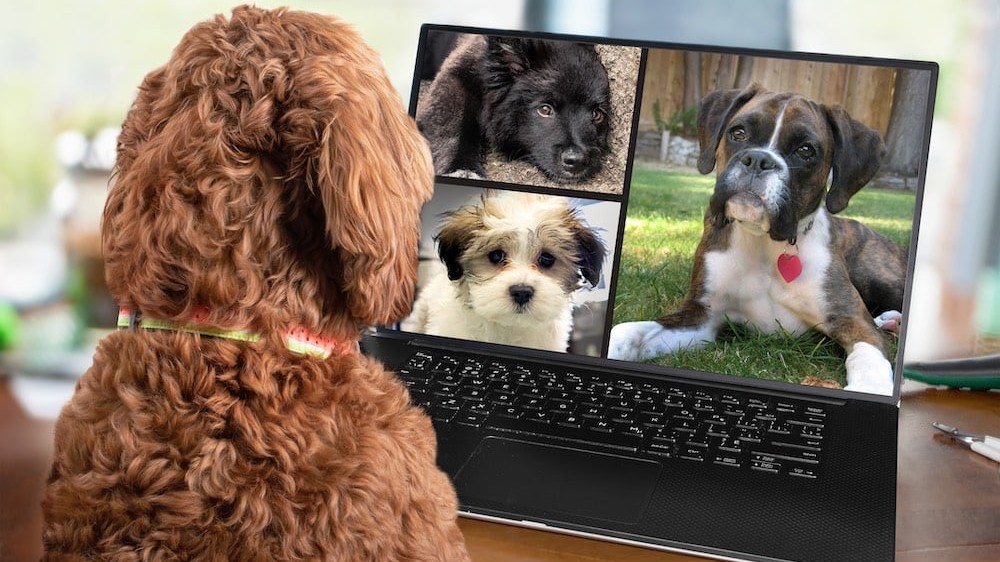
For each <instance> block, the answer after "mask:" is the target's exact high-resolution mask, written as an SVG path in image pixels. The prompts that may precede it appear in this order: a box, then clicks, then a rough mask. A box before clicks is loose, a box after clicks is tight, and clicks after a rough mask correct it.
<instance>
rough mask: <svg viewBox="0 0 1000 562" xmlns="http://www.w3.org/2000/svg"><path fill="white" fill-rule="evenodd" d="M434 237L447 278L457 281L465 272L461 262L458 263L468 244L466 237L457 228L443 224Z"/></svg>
mask: <svg viewBox="0 0 1000 562" xmlns="http://www.w3.org/2000/svg"><path fill="white" fill-rule="evenodd" d="M434 239H435V240H436V241H437V243H438V257H440V258H441V263H443V264H444V266H445V269H447V271H448V279H449V280H451V281H458V280H459V279H461V278H462V275H463V274H464V273H465V271H464V270H463V269H462V264H460V263H459V258H461V257H462V254H463V253H464V252H465V249H466V248H467V247H468V245H469V243H468V238H466V237H465V235H464V233H461V232H459V231H458V229H456V228H449V227H448V226H447V225H445V227H444V228H442V229H441V232H440V233H438V235H437V236H436V237H435V238H434Z"/></svg>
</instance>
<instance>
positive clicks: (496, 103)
mask: <svg viewBox="0 0 1000 562" xmlns="http://www.w3.org/2000/svg"><path fill="white" fill-rule="evenodd" d="M486 49H487V54H486V63H485V65H484V66H483V69H482V70H481V72H482V73H483V75H484V84H485V87H486V92H485V106H486V109H485V115H486V117H485V119H486V131H487V136H488V137H489V138H490V139H492V140H493V142H494V143H495V144H496V146H497V148H498V149H500V151H501V152H503V153H505V154H506V155H508V156H510V157H513V158H520V159H524V160H527V161H529V162H531V163H533V164H534V165H535V166H537V167H538V168H539V169H540V170H541V171H542V172H543V173H544V174H545V175H546V176H547V177H548V178H549V179H551V180H554V181H559V182H580V181H584V180H587V179H589V178H591V177H593V176H594V174H596V173H597V172H599V171H600V170H601V167H602V166H603V161H604V155H605V154H606V153H607V152H608V132H609V131H610V117H611V93H610V86H609V83H608V74H607V71H606V70H605V68H604V65H603V64H601V60H600V57H599V56H598V54H597V51H596V50H595V48H594V46H593V45H588V44H580V43H567V42H564V41H545V40H540V39H525V38H516V37H499V36H491V37H489V38H488V39H487V46H486Z"/></svg>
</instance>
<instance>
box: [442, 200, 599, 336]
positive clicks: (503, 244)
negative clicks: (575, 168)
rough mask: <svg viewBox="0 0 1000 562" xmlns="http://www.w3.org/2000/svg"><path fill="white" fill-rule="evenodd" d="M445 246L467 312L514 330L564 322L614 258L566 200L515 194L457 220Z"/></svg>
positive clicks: (451, 219)
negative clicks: (576, 296) (574, 298)
mask: <svg viewBox="0 0 1000 562" xmlns="http://www.w3.org/2000/svg"><path fill="white" fill-rule="evenodd" d="M437 242H438V253H439V255H440V257H441V261H442V262H444V264H445V267H446V268H447V271H448V278H449V279H451V280H452V281H454V282H456V283H458V285H459V292H460V294H461V295H462V296H463V298H464V300H465V301H466V302H465V304H466V305H468V306H470V307H472V309H473V310H475V311H476V312H477V313H478V314H479V315H480V316H482V317H485V318H488V319H490V320H493V321H495V322H499V323H502V324H510V325H514V324H517V323H519V322H540V321H547V320H552V319H554V318H557V317H559V316H560V315H561V314H564V313H565V311H566V310H567V307H568V305H569V302H570V296H571V295H572V293H573V292H574V291H576V290H577V289H578V288H580V287H581V284H583V283H584V282H586V283H589V284H590V285H591V286H594V285H597V283H598V281H599V280H600V277H601V269H602V267H603V263H604V256H605V253H606V250H605V247H604V243H603V242H602V241H601V238H600V237H599V236H598V234H597V232H595V230H594V229H592V228H591V227H589V226H588V225H587V224H586V223H585V222H584V221H582V220H581V219H580V218H579V217H578V216H577V212H576V211H575V209H574V208H572V207H571V206H569V205H568V203H567V200H566V199H565V198H561V197H554V196H546V195H536V194H528V193H514V192H506V193H502V194H493V193H491V192H486V193H485V194H484V195H483V197H482V200H481V201H480V202H479V204H477V205H469V206H466V207H462V208H460V209H457V210H455V211H451V212H449V213H448V214H447V215H446V216H445V220H444V224H443V226H442V228H441V230H440V232H439V233H438V235H437Z"/></svg>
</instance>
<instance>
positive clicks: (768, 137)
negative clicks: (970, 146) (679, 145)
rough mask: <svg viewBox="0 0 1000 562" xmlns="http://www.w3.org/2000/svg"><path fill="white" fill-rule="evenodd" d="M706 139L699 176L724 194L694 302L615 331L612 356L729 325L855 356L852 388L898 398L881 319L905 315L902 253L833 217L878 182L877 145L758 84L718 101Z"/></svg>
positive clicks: (696, 273)
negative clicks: (814, 335)
mask: <svg viewBox="0 0 1000 562" xmlns="http://www.w3.org/2000/svg"><path fill="white" fill-rule="evenodd" d="M698 140H699V143H700V149H701V153H700V156H699V159H698V171H699V172H701V173H703V174H707V173H709V172H711V171H712V170H713V169H715V170H716V183H715V190H714V193H713V194H712V197H711V199H710V201H709V205H708V210H707V211H706V213H705V220H704V230H703V232H702V237H701V242H700V243H699V245H698V248H697V251H696V252H695V255H694V264H693V272H692V276H691V285H690V287H689V289H688V293H687V296H686V297H685V299H684V301H683V302H682V303H681V305H680V307H679V308H678V309H677V310H676V311H674V312H671V313H669V314H666V315H665V316H663V317H661V318H659V319H658V320H656V321H645V322H628V323H623V324H618V325H616V326H615V327H614V328H613V329H612V330H611V337H610V347H609V356H610V357H611V358H614V359H624V360H644V359H648V358H651V357H655V356H658V355H664V354H669V353H673V352H675V351H677V350H679V349H683V348H693V347H699V346H702V345H704V344H705V343H708V342H711V341H713V340H714V339H715V336H716V333H717V332H718V331H719V329H720V328H721V327H722V326H723V324H724V323H725V322H726V319H727V318H728V319H730V320H733V321H737V322H745V323H748V324H750V325H752V326H755V327H757V328H758V329H760V330H762V331H763V332H767V333H770V332H775V331H779V330H787V331H789V332H792V333H793V334H800V333H803V332H805V331H806V330H809V329H816V330H819V331H820V332H822V333H824V334H826V335H828V336H829V337H831V338H833V339H834V340H836V341H837V342H838V343H839V344H840V345H841V346H843V348H844V350H845V352H846V353H847V360H846V368H847V386H846V388H847V389H849V390H856V391H862V392H870V393H878V394H891V393H892V391H893V379H892V376H893V374H892V365H891V364H890V363H889V360H888V359H887V354H886V342H885V338H884V335H883V333H881V332H880V330H879V329H878V328H877V327H876V325H875V322H874V321H873V315H881V314H882V313H886V314H887V315H888V316H892V317H895V318H898V316H899V313H898V312H895V311H898V310H900V309H901V307H902V302H903V289H904V278H903V275H904V272H905V271H906V261H907V254H906V250H905V249H904V248H902V247H900V246H899V245H897V244H895V243H893V242H892V241H890V240H889V239H888V238H886V237H884V236H882V235H880V234H878V233H876V232H874V231H873V230H871V229H870V228H868V227H866V226H864V225H862V224H860V223H858V222H857V221H854V220H850V219H845V218H841V217H835V216H833V215H834V214H836V213H838V212H840V211H842V210H843V209H844V208H845V207H847V203H848V201H849V200H850V198H851V196H853V195H854V194H855V193H857V191H858V190H859V189H861V188H862V187H863V186H864V185H865V184H866V183H868V181H869V180H870V179H871V178H872V177H873V176H874V175H875V172H876V171H877V170H878V168H879V165H880V163H881V161H882V158H883V157H884V156H885V152H886V148H885V144H884V143H883V141H882V138H881V136H880V135H879V134H878V133H877V132H876V131H874V130H872V129H871V128H869V127H867V126H866V125H864V124H862V123H860V122H858V121H857V120H855V119H853V118H851V116H850V115H848V114H847V112H846V111H845V110H844V109H843V108H841V107H839V106H835V107H830V106H826V105H823V104H820V103H816V102H814V101H811V100H809V99H806V98H805V97H803V96H801V95H798V94H794V93H776V92H769V91H767V90H764V89H762V88H761V87H759V86H756V85H754V86H751V87H749V88H746V89H744V90H726V91H715V92H712V93H710V94H708V95H707V96H706V97H705V98H704V99H703V100H702V102H701V105H700V107H699V110H698ZM831 171H832V173H833V180H832V184H831V185H830V189H829V192H827V179H828V178H829V176H830V173H831Z"/></svg>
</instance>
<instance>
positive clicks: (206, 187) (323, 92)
mask: <svg viewBox="0 0 1000 562" xmlns="http://www.w3.org/2000/svg"><path fill="white" fill-rule="evenodd" d="M432 188H433V171H432V168H431V162H430V154H429V150H428V148H427V146H426V142H425V141H424V139H423V137H422V136H421V135H420V134H419V133H418V132H417V129H416V126H415V125H414V123H413V122H412V120H411V119H410V118H409V117H408V116H407V114H406V112H405V110H404V109H403V107H402V103H401V101H400V99H399V97H398V95H397V94H396V92H395V90H394V89H393V86H392V84H391V83H390V82H389V80H388V78H387V76H386V75H385V72H384V70H383V68H382V66H381V63H380V62H379V58H378V56H377V54H376V53H375V52H374V51H373V50H371V49H370V48H369V47H367V46H366V45H365V44H364V43H363V42H362V40H361V38H360V36H359V35H358V34H357V32H355V31H354V30H353V28H351V27H350V26H348V25H346V24H344V23H341V22H339V21H337V20H335V19H333V18H329V17H325V16H320V15H317V14H311V13H306V12H296V11H287V10H283V9H280V10H275V11H267V10H262V9H256V8H250V7H241V8H237V9H236V10H234V11H233V14H232V17H231V18H229V19H226V18H225V17H224V16H221V15H220V16H217V17H215V18H214V19H212V20H210V21H206V22H203V23H201V24H198V25H196V26H195V27H193V28H192V29H191V30H190V31H189V32H188V33H187V34H186V35H185V36H184V37H183V39H182V40H181V42H180V44H179V45H178V46H177V48H176V49H175V50H174V52H173V55H172V57H171V59H170V60H169V61H168V62H167V64H166V65H165V66H163V67H161V68H159V69H157V70H155V71H153V72H151V73H150V74H149V75H148V76H147V77H146V78H145V80H144V81H143V83H142V84H141V86H140V87H139V92H138V95H137V97H136V100H135V102H134V104H133V105H132V107H131V109H130V111H129V113H128V115H127V117H126V119H125V122H124V125H123V127H122V132H121V135H120V137H119V141H118V160H117V162H116V171H115V176H114V179H113V184H112V186H111V190H110V193H109V196H108V200H107V203H106V206H105V211H104V217H103V224H102V236H103V249H104V256H105V265H106V270H105V273H106V277H107V281H108V286H109V288H110V290H111V293H112V295H113V296H114V297H115V298H116V299H117V300H118V302H119V303H120V304H121V305H123V306H129V307H132V308H134V309H136V310H139V311H141V312H143V313H144V314H147V315H156V316H158V317H160V318H164V319H176V320H184V319H186V318H189V317H190V315H191V314H192V312H193V310H194V308H195V307H198V306H200V307H205V308H207V309H208V310H209V311H210V312H209V317H208V318H207V319H206V322H207V323H212V324H216V325H220V326H233V327H241V326H245V327H253V328H256V329H260V330H274V329H277V328H278V327H282V326H284V325H286V324H289V323H295V324H297V325H301V326H303V327H306V328H310V329H317V330H320V331H322V332H325V333H329V334H331V335H341V336H344V337H356V336H357V334H358V330H359V328H360V327H362V326H364V325H369V324H374V323H388V322H391V321H394V320H396V319H398V318H400V317H402V316H404V315H405V314H406V313H407V311H408V310H409V307H410V305H411V303H412V295H413V284H414V282H415V279H416V247H417V241H418V228H419V225H418V223H419V209H420V207H421V205H422V204H423V202H424V201H426V200H427V199H428V198H429V197H430V194H431V191H432Z"/></svg>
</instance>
